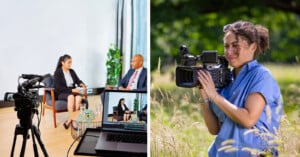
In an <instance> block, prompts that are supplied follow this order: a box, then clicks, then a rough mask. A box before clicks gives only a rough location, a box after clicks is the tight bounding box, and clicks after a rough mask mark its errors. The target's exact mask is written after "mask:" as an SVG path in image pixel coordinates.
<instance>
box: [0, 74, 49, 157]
mask: <svg viewBox="0 0 300 157" xmlns="http://www.w3.org/2000/svg"><path fill="white" fill-rule="evenodd" d="M49 76H50V74H46V75H44V76H41V75H32V74H22V76H20V77H19V79H18V82H19V83H18V92H17V93H12V92H8V93H5V96H4V100H5V101H14V102H15V111H16V112H17V116H18V118H19V119H20V123H19V124H17V125H16V128H15V135H14V141H13V146H12V150H11V155H10V156H14V149H15V144H16V139H17V135H23V143H22V148H21V153H20V156H21V157H23V156H24V153H25V149H26V140H27V139H28V138H29V133H28V131H29V130H31V135H32V141H33V148H34V156H39V155H38V151H37V147H36V144H35V137H36V139H37V140H38V142H39V144H40V146H41V149H42V151H43V153H44V156H46V157H48V153H47V151H46V149H45V146H44V144H43V142H42V140H41V137H40V131H39V128H38V127H36V126H34V125H33V124H32V118H33V116H34V114H37V115H38V109H37V107H39V104H40V103H39V102H40V101H39V94H38V89H39V88H42V87H43V86H41V85H40V83H41V81H42V80H44V79H45V78H46V77H49ZM21 79H24V80H25V81H23V82H22V83H21V82H20V80H21Z"/></svg>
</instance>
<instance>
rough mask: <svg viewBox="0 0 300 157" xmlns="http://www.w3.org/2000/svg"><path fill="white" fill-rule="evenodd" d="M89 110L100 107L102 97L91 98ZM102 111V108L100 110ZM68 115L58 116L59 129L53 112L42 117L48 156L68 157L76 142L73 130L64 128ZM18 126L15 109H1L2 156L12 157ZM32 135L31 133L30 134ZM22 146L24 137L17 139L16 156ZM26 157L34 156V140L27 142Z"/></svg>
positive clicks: (43, 136) (0, 142) (0, 146)
mask: <svg viewBox="0 0 300 157" xmlns="http://www.w3.org/2000/svg"><path fill="white" fill-rule="evenodd" d="M88 99H89V105H90V106H89V108H90V109H93V110H95V108H96V107H95V106H96V105H100V103H101V102H100V96H89V97H88ZM100 110H101V111H102V108H100ZM67 117H68V113H67V112H65V113H59V114H57V128H54V127H53V119H52V112H51V111H50V110H46V112H45V116H44V117H43V116H42V121H41V124H40V130H41V139H42V141H43V143H44V145H45V147H46V150H47V152H48V155H49V156H50V157H52V156H53V157H62V156H67V151H68V149H69V147H70V145H71V144H72V142H73V141H74V140H73V138H72V136H71V128H69V130H66V129H65V128H64V127H63V123H64V121H65V120H66V119H67ZM36 119H37V118H36V116H35V117H34V118H33V123H34V124H35V125H37V120H36ZM16 124H19V119H18V118H17V112H15V111H14V107H6V108H0V152H1V154H0V156H10V152H11V148H12V143H13V137H14V130H15V127H16ZM30 134H31V133H30ZM77 144H78V141H77V142H76V143H75V144H74V145H73V147H72V149H71V150H70V153H69V157H72V156H74V155H73V153H74V150H75V149H76V146H77ZM21 146H22V136H21V135H19V136H18V137H17V142H16V148H15V151H14V156H19V154H20V151H21ZM38 150H39V155H40V156H44V155H43V153H42V151H41V149H40V147H39V146H38ZM25 156H26V157H27V156H28V157H31V156H34V153H33V145H32V138H31V136H30V139H29V140H27V145H26V151H25ZM76 157H79V156H76Z"/></svg>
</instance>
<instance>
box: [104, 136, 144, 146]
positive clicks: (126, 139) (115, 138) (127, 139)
mask: <svg viewBox="0 0 300 157" xmlns="http://www.w3.org/2000/svg"><path fill="white" fill-rule="evenodd" d="M106 140H107V141H111V142H126V143H142V144H147V135H146V134H128V133H118V134H110V133H109V134H107V136H106Z"/></svg>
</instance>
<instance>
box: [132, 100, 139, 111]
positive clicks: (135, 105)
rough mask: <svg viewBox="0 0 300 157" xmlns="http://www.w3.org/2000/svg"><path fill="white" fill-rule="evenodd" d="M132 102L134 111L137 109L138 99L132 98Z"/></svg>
mask: <svg viewBox="0 0 300 157" xmlns="http://www.w3.org/2000/svg"><path fill="white" fill-rule="evenodd" d="M133 104H134V106H133V110H134V111H138V110H139V100H138V99H134V101H133Z"/></svg>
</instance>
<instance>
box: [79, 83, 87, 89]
mask: <svg viewBox="0 0 300 157" xmlns="http://www.w3.org/2000/svg"><path fill="white" fill-rule="evenodd" d="M79 86H80V87H82V88H83V89H86V88H87V86H86V85H85V84H83V83H80V85H79Z"/></svg>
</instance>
